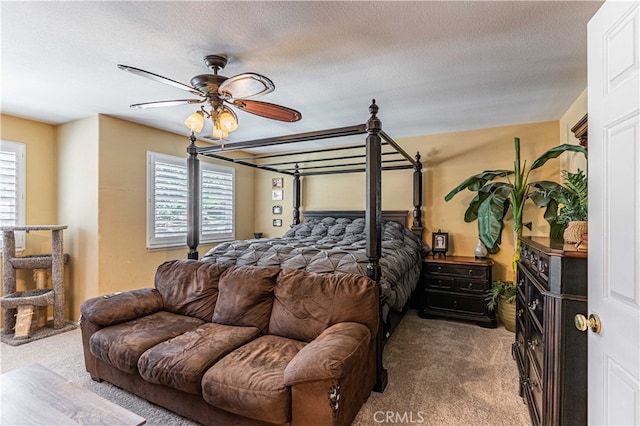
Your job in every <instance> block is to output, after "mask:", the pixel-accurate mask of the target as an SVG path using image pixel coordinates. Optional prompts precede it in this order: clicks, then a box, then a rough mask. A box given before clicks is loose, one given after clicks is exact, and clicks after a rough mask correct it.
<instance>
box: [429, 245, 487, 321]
mask: <svg viewBox="0 0 640 426" xmlns="http://www.w3.org/2000/svg"><path fill="white" fill-rule="evenodd" d="M492 266H493V261H492V260H491V259H478V260H476V259H475V258H473V257H462V256H447V257H433V256H427V257H425V258H423V259H422V278H421V285H422V289H423V290H422V291H423V294H422V297H421V301H420V316H421V317H423V318H435V317H445V318H457V319H464V320H471V321H475V323H476V324H478V325H480V326H482V327H490V328H495V327H496V326H497V321H496V315H495V313H494V312H490V311H489V309H488V308H487V301H486V300H485V299H486V297H487V291H488V290H489V289H490V288H491V268H492Z"/></svg>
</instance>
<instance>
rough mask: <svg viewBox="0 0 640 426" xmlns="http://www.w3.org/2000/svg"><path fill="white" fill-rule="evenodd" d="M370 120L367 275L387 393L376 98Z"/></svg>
mask: <svg viewBox="0 0 640 426" xmlns="http://www.w3.org/2000/svg"><path fill="white" fill-rule="evenodd" d="M369 112H370V113H371V117H370V118H369V121H367V133H368V135H367V144H366V169H367V171H366V180H367V182H366V187H367V200H366V208H367V209H366V211H365V226H366V229H367V258H368V260H369V263H367V275H368V276H369V278H372V279H373V280H375V282H376V283H378V297H379V298H380V303H379V308H378V309H379V317H380V324H379V326H378V338H377V342H376V384H375V386H374V388H373V389H374V390H375V391H376V392H382V391H384V388H385V387H386V386H387V370H385V368H384V365H383V362H382V350H383V347H384V327H383V321H382V290H381V289H380V285H379V284H380V253H381V252H382V205H381V190H380V187H381V182H380V181H381V172H382V168H381V166H382V139H381V138H380V131H381V130H382V122H381V121H380V120H379V119H378V117H377V116H376V114H377V113H378V105H376V101H375V99H374V100H373V101H372V103H371V106H370V107H369Z"/></svg>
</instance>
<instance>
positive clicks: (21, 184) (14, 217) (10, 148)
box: [0, 141, 26, 250]
mask: <svg viewBox="0 0 640 426" xmlns="http://www.w3.org/2000/svg"><path fill="white" fill-rule="evenodd" d="M25 152H26V148H25V144H23V143H18V142H9V141H0V226H19V225H24V224H25V181H26V160H25ZM15 235H16V249H18V250H24V232H16V234H15ZM0 247H2V239H0Z"/></svg>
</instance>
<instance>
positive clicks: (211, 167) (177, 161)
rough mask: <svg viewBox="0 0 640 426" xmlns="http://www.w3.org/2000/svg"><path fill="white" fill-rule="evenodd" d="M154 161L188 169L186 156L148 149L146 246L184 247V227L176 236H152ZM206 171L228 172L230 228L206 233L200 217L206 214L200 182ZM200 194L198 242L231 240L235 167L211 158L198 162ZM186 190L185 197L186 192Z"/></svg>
mask: <svg viewBox="0 0 640 426" xmlns="http://www.w3.org/2000/svg"><path fill="white" fill-rule="evenodd" d="M157 162H163V163H166V164H171V165H174V166H177V167H181V168H184V169H185V171H186V170H187V159H186V158H183V157H177V156H174V155H169V154H163V153H159V152H153V151H147V213H146V221H147V237H146V240H147V242H146V245H147V249H148V250H150V251H155V250H165V249H172V248H179V247H185V246H186V245H187V231H186V230H185V233H184V235H181V236H176V237H157V236H155V198H156V195H155V193H156V187H155V167H156V163H157ZM207 172H214V173H224V174H229V175H231V232H230V233H228V234H223V235H216V234H205V233H204V231H205V230H204V227H203V226H202V222H203V219H204V217H205V212H204V211H203V210H202V209H203V203H202V199H203V190H204V188H205V186H204V184H203V178H204V176H203V175H204V174H205V173H207ZM199 178H200V194H199V199H198V206H199V208H200V209H201V211H200V226H199V228H200V235H199V238H200V243H201V244H211V243H217V242H223V241H230V240H233V239H235V204H236V203H235V193H236V178H235V169H234V168H233V167H225V166H221V165H217V164H213V163H210V162H203V161H201V162H200V177H199ZM185 194H186V196H187V200H188V195H189V194H188V193H186V187H185Z"/></svg>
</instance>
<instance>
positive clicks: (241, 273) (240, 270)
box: [213, 266, 280, 334]
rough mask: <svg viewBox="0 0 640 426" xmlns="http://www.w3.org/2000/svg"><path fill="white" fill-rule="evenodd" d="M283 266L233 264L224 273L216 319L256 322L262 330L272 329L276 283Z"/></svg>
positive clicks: (239, 323)
mask: <svg viewBox="0 0 640 426" xmlns="http://www.w3.org/2000/svg"><path fill="white" fill-rule="evenodd" d="M279 272H280V268H277V267H273V266H234V267H231V268H229V269H227V271H226V272H225V273H224V274H223V275H222V277H221V278H220V284H219V294H218V303H217V304H216V307H215V311H214V313H213V322H215V323H218V324H227V325H237V326H253V327H257V328H259V329H260V331H261V332H262V333H263V334H266V333H267V330H268V329H269V317H270V316H271V308H272V306H273V287H274V286H275V285H276V277H277V276H278V273H279Z"/></svg>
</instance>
